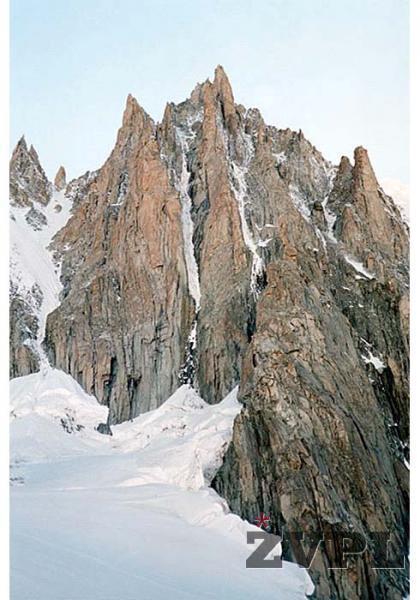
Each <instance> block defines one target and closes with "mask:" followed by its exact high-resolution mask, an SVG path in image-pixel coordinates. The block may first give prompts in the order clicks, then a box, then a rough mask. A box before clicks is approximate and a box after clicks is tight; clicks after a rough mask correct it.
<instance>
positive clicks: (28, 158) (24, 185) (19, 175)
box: [9, 136, 51, 206]
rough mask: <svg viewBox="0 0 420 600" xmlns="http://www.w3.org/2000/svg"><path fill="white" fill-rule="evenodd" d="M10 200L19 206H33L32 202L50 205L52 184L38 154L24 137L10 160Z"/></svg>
mask: <svg viewBox="0 0 420 600" xmlns="http://www.w3.org/2000/svg"><path fill="white" fill-rule="evenodd" d="M9 167H10V198H11V201H12V203H13V204H16V205H18V206H31V205H32V202H33V201H35V202H40V203H41V204H44V205H45V204H48V202H49V200H50V197H51V184H50V182H49V181H48V178H47V176H46V175H45V172H44V169H43V168H42V166H41V163H40V162H39V157H38V153H37V151H36V150H35V148H34V147H33V145H31V146H30V148H29V150H28V146H27V143H26V139H25V136H22V137H21V138H20V139H19V141H18V143H17V144H16V147H15V149H14V150H13V154H12V158H11V159H10V166H9Z"/></svg>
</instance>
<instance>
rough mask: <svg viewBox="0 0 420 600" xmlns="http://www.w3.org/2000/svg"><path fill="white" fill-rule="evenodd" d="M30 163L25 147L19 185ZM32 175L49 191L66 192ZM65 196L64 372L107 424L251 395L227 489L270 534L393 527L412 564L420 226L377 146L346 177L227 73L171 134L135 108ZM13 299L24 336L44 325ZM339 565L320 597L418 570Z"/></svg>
mask: <svg viewBox="0 0 420 600" xmlns="http://www.w3.org/2000/svg"><path fill="white" fill-rule="evenodd" d="M19 145H20V147H19ZM25 152H26V154H25ZM27 154H28V151H27V149H26V151H25V148H24V146H23V145H22V143H21V142H20V143H19V144H18V147H17V149H16V150H15V153H14V155H13V156H14V157H15V160H14V165H15V167H14V169H13V170H12V173H14V175H13V176H12V179H13V180H14V181H20V180H22V177H26V174H27V173H28V172H29V171H28V166H27V162H28V158H25V156H26V155H27ZM19 157H20V158H19ZM32 159H34V156H33V155H32ZM12 162H13V159H12ZM31 169H32V171H31V172H33V173H34V175H33V178H34V189H35V192H36V196H37V197H39V198H42V197H43V195H42V194H41V193H40V191H39V190H41V189H45V190H48V189H50V184H48V182H47V183H46V184H45V185H44V187H42V185H41V183H40V182H41V181H42V177H41V175H40V173H41V171H42V170H40V168H38V167H36V168H35V166H31ZM21 171H22V173H21ZM42 173H43V172H42ZM58 175H59V174H57V178H58V179H57V178H56V182H55V187H56V188H57V189H58V188H60V187H61V186H65V175H64V179H63V174H62V173H61V174H60V177H58ZM28 181H29V182H30V181H31V178H29V179H28ZM17 188H18V185H17V184H16V185H15V184H14V187H13V190H15V191H14V192H13V194H15V195H13V194H12V197H13V198H15V200H14V201H15V202H18V203H21V204H22V203H23V204H24V203H26V204H24V205H27V203H28V202H30V197H29V196H28V195H27V194H26V195H24V196H22V194H21V193H20V192H19V191H16V190H17ZM63 189H65V195H66V196H67V198H68V199H69V201H72V203H73V204H72V206H73V209H72V216H71V218H70V219H69V221H68V223H67V225H66V226H65V227H64V228H63V229H62V230H61V231H60V232H59V233H58V234H57V235H56V237H55V239H54V242H53V248H54V251H55V254H56V258H57V260H59V261H60V262H61V264H62V270H61V282H62V284H63V292H62V297H61V303H60V306H59V307H58V308H57V309H56V310H55V311H54V312H53V313H51V314H50V315H49V317H48V320H47V327H46V337H45V340H44V347H45V349H46V351H47V354H48V357H49V360H50V362H51V364H53V365H54V366H56V367H58V368H60V369H62V370H64V371H66V372H68V373H70V374H72V375H73V377H75V378H76V379H77V380H78V381H79V382H80V383H81V385H82V386H83V387H84V388H85V389H86V390H87V391H88V392H89V393H93V394H95V396H96V397H97V398H98V400H99V401H100V402H101V403H103V404H107V405H108V406H109V407H110V424H113V423H116V422H121V421H124V420H126V419H129V418H132V417H134V416H136V415H137V414H139V413H140V412H142V411H146V410H149V409H150V408H154V407H156V406H158V405H159V404H161V403H162V402H163V401H164V400H166V398H167V397H168V396H169V395H170V394H171V393H172V392H173V391H174V390H175V389H176V388H177V387H178V385H179V383H180V382H190V383H191V384H193V385H194V386H195V387H196V388H197V389H198V390H199V392H200V394H201V395H202V396H203V397H204V398H205V399H206V400H207V401H208V402H218V401H220V400H221V399H222V398H223V397H224V396H225V395H226V393H228V392H229V391H230V390H231V389H232V388H233V387H234V386H235V385H237V384H238V383H240V399H241V401H242V402H243V404H244V408H243V410H242V413H241V414H240V415H239V417H238V418H237V419H236V421H235V426H234V435H233V441H232V443H231V445H230V447H229V449H228V451H227V454H226V456H225V459H224V463H223V465H222V467H221V469H220V471H219V473H218V474H217V476H216V478H215V480H214V487H215V488H216V489H217V490H218V491H219V492H220V493H221V495H222V496H224V497H225V498H226V499H227V500H228V502H229V504H230V506H231V508H232V510H234V511H235V512H237V513H239V514H241V515H242V516H244V517H246V518H248V519H249V520H250V521H253V520H254V519H255V517H256V515H257V514H259V513H260V512H261V511H264V512H266V513H268V514H269V515H270V518H271V525H272V531H273V532H274V533H280V532H281V529H282V528H283V527H286V528H288V529H289V530H290V529H291V530H296V529H297V530H301V531H304V532H305V533H306V534H309V533H311V532H314V531H317V530H319V529H322V530H325V529H327V528H328V527H334V528H336V529H337V528H338V530H349V529H350V530H352V531H356V532H359V533H361V534H363V535H364V536H365V537H366V538H367V540H368V544H369V547H371V546H372V544H373V539H372V536H371V534H370V533H369V532H371V531H385V530H390V531H391V532H392V533H393V534H394V535H395V539H394V540H395V543H396V544H397V545H398V546H399V547H400V548H402V552H407V528H408V517H407V513H408V477H407V475H408V471H407V468H406V466H405V464H404V460H405V459H407V458H408V432H409V428H408V310H409V300H408V231H407V228H406V226H405V225H404V223H403V221H402V219H401V216H400V214H399V211H398V210H397V209H396V207H395V205H394V203H393V201H392V200H391V199H390V198H389V197H387V196H386V195H385V194H384V192H383V191H382V189H381V188H380V186H379V185H378V182H377V180H376V177H375V175H374V172H373V169H372V166H371V164H370V161H369V158H368V155H367V152H366V150H364V149H363V148H357V149H356V150H355V156H354V164H352V163H351V161H350V160H349V159H348V158H346V157H343V159H342V160H341V162H340V165H339V166H338V167H334V166H333V165H331V164H330V163H329V162H328V161H326V160H325V159H324V158H323V157H322V155H321V154H320V153H319V152H318V150H317V149H316V148H314V147H313V146H312V145H311V144H310V143H309V142H308V141H307V140H306V139H305V137H304V136H303V134H302V132H293V131H291V130H289V129H287V130H278V129H276V128H274V127H270V126H267V125H266V124H265V123H264V121H263V119H262V117H261V115H260V113H259V111H258V110H257V109H249V110H246V109H245V108H244V107H242V106H240V105H237V104H235V102H234V98H233V94H232V89H231V86H230V84H229V81H228V79H227V77H226V74H225V73H224V71H223V69H222V68H221V67H218V68H217V69H216V72H215V77H214V80H213V81H212V82H210V81H206V82H205V83H203V84H200V85H197V87H196V88H195V89H194V91H193V92H192V94H191V96H190V97H189V98H188V99H187V100H186V101H185V102H182V103H180V104H178V105H175V104H168V105H167V107H166V109H165V114H164V117H163V120H162V123H160V124H155V123H154V122H153V121H152V119H151V118H150V117H149V116H148V115H147V114H146V113H145V112H144V111H143V109H142V108H141V107H140V106H139V105H138V104H137V102H136V100H135V99H134V98H133V97H131V96H129V97H128V99H127V105H126V109H125V112H124V116H123V123H122V127H121V128H120V130H119V132H118V136H117V141H116V144H115V147H114V149H113V150H112V152H111V154H110V156H109V158H108V160H107V161H106V162H105V164H104V165H103V166H102V167H101V168H100V169H99V170H98V171H96V172H93V173H89V172H88V173H86V174H85V175H83V176H82V177H80V178H79V179H76V180H73V181H72V182H70V183H69V184H68V185H67V186H66V187H65V188H63ZM28 198H29V200H28ZM14 306H15V308H14V312H13V315H12V324H13V323H17V322H21V323H22V322H25V323H26V325H25V327H26V329H28V328H29V329H30V327H31V324H30V323H29V325H28V319H27V314H26V313H25V310H24V307H23V306H22V303H21V302H20V303H19V302H18V303H16V301H15V304H14ZM25 319H26V321H25ZM34 327H35V328H34V332H35V333H34V336H35V335H36V324H35V326H34ZM18 333H19V330H18V332H17V333H16V328H13V327H12V338H13V340H15V341H13V342H12V346H13V347H16V348H18V346H19V344H18V341H17V340H18V338H19V335H18ZM19 352H20V350H19ZM14 363H15V365H17V364H21V365H22V367H21V369H22V370H23V371H25V372H29V371H31V370H36V369H37V368H38V366H37V364H36V363H35V362H34V361H32V358H31V357H25V356H22V355H20V354H18V353H16V358H15V359H14ZM18 372H19V367H14V370H13V374H18ZM20 374H23V372H21V373H20ZM286 553H287V555H288V556H289V557H292V558H293V552H292V550H291V548H287V547H286ZM336 554H337V548H328V547H327V548H326V549H324V550H323V551H322V552H320V553H319V554H318V556H317V559H316V561H315V562H314V563H313V565H312V569H311V573H312V576H313V579H314V581H315V583H316V585H317V592H316V593H317V597H318V598H339V599H346V600H349V599H350V600H351V599H353V598H354V599H356V598H385V597H386V598H392V599H394V598H395V599H397V598H401V597H402V593H403V591H404V590H405V589H406V572H405V571H375V570H373V569H372V568H371V567H372V566H374V565H373V562H372V558H371V556H370V555H369V556H368V555H367V554H366V555H364V558H363V559H358V561H355V562H354V564H353V563H352V565H351V568H350V569H349V570H346V571H328V569H329V567H331V565H334V564H335V562H334V561H335V560H336ZM294 558H295V559H296V556H294Z"/></svg>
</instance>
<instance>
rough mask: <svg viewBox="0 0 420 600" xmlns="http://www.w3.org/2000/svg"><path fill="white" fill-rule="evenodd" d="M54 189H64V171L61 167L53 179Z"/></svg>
mask: <svg viewBox="0 0 420 600" xmlns="http://www.w3.org/2000/svg"><path fill="white" fill-rule="evenodd" d="M54 187H55V189H56V190H57V191H61V190H63V189H64V188H65V187H66V170H65V168H64V167H63V165H61V166H60V167H59V169H58V171H57V173H56V175H55V178H54Z"/></svg>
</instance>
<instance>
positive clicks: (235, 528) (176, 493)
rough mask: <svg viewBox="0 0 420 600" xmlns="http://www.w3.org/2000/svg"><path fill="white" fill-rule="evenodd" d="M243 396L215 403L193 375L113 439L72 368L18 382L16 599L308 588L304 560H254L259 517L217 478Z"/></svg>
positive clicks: (225, 594) (127, 598)
mask: <svg viewBox="0 0 420 600" xmlns="http://www.w3.org/2000/svg"><path fill="white" fill-rule="evenodd" d="M236 393H237V390H236V389H235V390H233V391H232V392H231V393H230V394H229V395H228V396H227V397H226V398H225V399H224V400H223V401H222V402H221V403H220V404H216V405H208V404H206V403H205V402H204V401H203V400H202V399H201V398H200V397H199V396H198V394H197V393H196V392H195V391H194V390H193V389H192V388H191V387H189V386H187V385H184V386H182V387H181V388H179V389H178V390H177V392H175V394H173V395H172V396H171V398H169V399H168V400H167V401H166V402H165V403H164V404H163V405H162V406H160V407H159V408H158V409H156V410H153V411H151V412H149V413H146V414H143V415H140V416H139V417H137V418H136V419H134V420H133V421H132V422H126V423H123V424H121V425H117V426H114V427H113V433H114V435H113V436H112V437H111V436H105V435H101V434H99V433H98V432H97V431H96V430H95V426H96V425H97V424H98V423H99V422H103V421H105V420H106V414H107V409H106V408H105V407H104V406H100V405H99V404H98V403H97V402H96V400H95V399H94V398H93V397H91V396H88V395H87V394H86V393H85V392H84V391H83V390H82V389H81V388H80V386H79V385H78V384H77V383H76V382H75V381H74V380H73V379H72V378H71V376H70V375H67V374H65V373H63V372H61V371H58V370H54V369H51V368H50V369H48V370H46V371H45V372H44V373H35V374H32V375H28V376H26V377H20V378H18V379H14V380H12V382H11V409H12V412H11V418H12V420H11V462H12V464H11V479H12V488H11V494H12V497H11V509H12V510H11V513H12V514H11V589H12V600H28V599H29V598H30V599H38V598H42V600H104V599H106V600H134V599H138V598H144V599H147V600H167V599H168V598H171V600H173V599H175V600H188V599H191V600H193V599H197V598H203V599H208V600H210V599H213V600H216V599H217V600H219V599H229V600H248V599H249V600H251V599H252V600H268V599H271V598H281V599H282V600H302V599H303V598H305V597H306V593H310V592H311V591H312V590H313V586H312V583H311V582H310V580H309V577H308V575H307V574H306V571H305V570H304V569H300V568H299V567H298V566H297V565H294V564H291V563H287V562H284V563H283V567H282V568H281V569H269V570H267V569H246V568H245V561H246V558H247V557H248V556H249V555H250V553H251V551H252V550H253V549H254V547H251V546H247V544H246V531H248V530H252V529H256V527H255V526H254V525H251V524H249V523H246V522H245V521H242V520H241V519H240V518H239V517H238V516H236V515H233V514H232V513H230V512H229V509H228V506H227V504H226V502H225V501H224V500H223V499H222V498H220V497H219V496H218V495H217V493H216V492H215V491H214V490H212V489H210V488H209V487H208V484H209V482H210V481H211V479H212V477H213V476H214V474H215V472H216V470H217V468H218V466H219V465H220V464H221V460H222V455H223V453H224V451H225V448H226V445H227V443H228V442H229V440H230V438H231V435H232V426H233V421H234V418H235V416H236V415H237V414H238V412H239V410H240V404H239V403H238V401H237V399H236ZM68 431H72V433H68ZM274 552H277V553H278V552H279V548H278V547H277V549H276V550H275V551H274Z"/></svg>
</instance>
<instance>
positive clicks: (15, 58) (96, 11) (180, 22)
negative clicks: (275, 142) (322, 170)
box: [10, 0, 409, 183]
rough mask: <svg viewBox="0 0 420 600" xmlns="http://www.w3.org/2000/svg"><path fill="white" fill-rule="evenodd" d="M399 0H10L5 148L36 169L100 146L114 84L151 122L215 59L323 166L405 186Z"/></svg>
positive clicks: (97, 161) (104, 144) (84, 159)
mask: <svg viewBox="0 0 420 600" xmlns="http://www.w3.org/2000/svg"><path fill="white" fill-rule="evenodd" d="M408 8H409V7H408V0H259V1H256V0H255V1H254V0H211V1H209V0H172V1H170V0H67V1H66V2H57V1H56V0H11V3H10V11H11V34H10V35H11V140H10V142H11V149H12V148H13V147H14V146H15V144H16V142H17V140H18V139H19V138H20V136H21V135H22V134H25V137H26V139H27V141H28V142H29V143H32V144H33V145H34V146H35V148H36V150H37V151H38V154H39V157H40V160H41V163H42V165H43V166H44V169H45V170H46V172H47V175H48V176H49V177H50V178H53V177H54V174H55V172H56V171H57V169H58V167H59V165H61V164H63V165H64V166H65V168H66V170H67V174H68V178H73V177H77V176H79V175H81V174H82V173H84V172H85V171H87V170H93V169H96V168H98V167H99V166H101V164H102V163H103V162H104V161H105V159H106V158H107V156H108V155H109V153H110V151H111V149H112V147H113V145H114V142H115V139H116V133H117V130H118V127H119V126H120V124H121V119H122V112H123V109H124V105H125V100H126V97H127V95H128V93H131V94H133V95H134V96H135V97H136V98H137V100H138V101H139V103H140V104H141V105H142V106H143V108H144V109H145V110H146V111H147V112H148V113H149V114H150V115H151V116H152V117H153V118H154V119H155V120H157V121H159V120H161V118H162V115H163V110H164V107H165V104H166V102H167V101H174V102H180V101H182V100H184V99H185V98H186V97H188V96H189V94H190V92H191V91H192V89H193V88H194V87H195V84H196V83H197V82H201V81H204V80H205V79H207V78H213V72H214V68H215V67H216V65H218V64H221V65H223V67H224V69H225V71H226V73H227V75H228V77H229V79H230V82H231V85H232V88H233V92H234V95H235V100H236V101H237V102H239V103H241V104H243V105H244V106H246V107H257V108H259V109H260V110H261V113H262V115H263V117H264V119H265V121H266V123H267V124H270V125H276V126H277V127H280V128H286V127H290V128H291V129H296V130H298V129H302V131H303V133H304V134H305V136H306V137H307V138H308V139H309V140H310V141H311V142H312V143H313V144H314V145H315V146H316V147H317V148H318V149H319V150H320V151H321V152H322V153H323V155H324V156H325V157H326V158H327V159H329V160H331V161H332V162H334V163H337V162H338V161H339V159H340V157H341V156H342V155H343V154H345V155H347V156H350V157H352V155H353V150H354V148H355V147H356V146H358V145H363V146H365V147H366V148H367V149H368V151H369V155H370V158H371V161H372V163H373V166H374V168H375V170H376V173H377V175H378V177H379V178H380V179H381V178H382V179H385V178H386V179H390V180H398V181H400V182H403V183H408V176H409V174H408V125H409V123H408V94H409V89H408V71H409V60H408V46H409V42H408V12H409V11H408Z"/></svg>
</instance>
